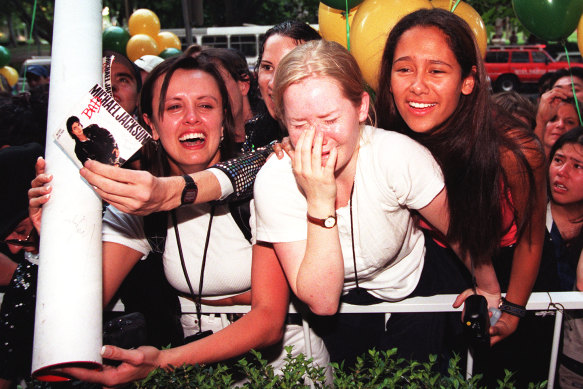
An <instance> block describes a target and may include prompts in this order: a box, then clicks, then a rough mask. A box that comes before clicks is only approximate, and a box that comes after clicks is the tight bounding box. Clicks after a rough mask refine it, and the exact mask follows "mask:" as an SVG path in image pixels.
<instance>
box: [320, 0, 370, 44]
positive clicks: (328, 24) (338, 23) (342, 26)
mask: <svg viewBox="0 0 583 389" xmlns="http://www.w3.org/2000/svg"><path fill="white" fill-rule="evenodd" d="M359 6H360V4H359V5H357V6H356V7H354V8H353V9H351V10H350V11H348V25H349V26H350V25H352V19H354V15H355V14H356V10H357V9H358V7H359ZM318 25H319V28H320V35H321V36H322V38H324V39H326V40H328V41H334V42H338V43H340V44H341V45H342V46H344V47H345V48H346V47H347V46H346V12H345V11H341V10H339V9H335V8H332V7H329V6H327V5H326V4H324V3H322V2H321V3H320V7H319V8H318ZM350 35H352V33H351V34H350ZM350 41H351V42H352V38H350Z"/></svg>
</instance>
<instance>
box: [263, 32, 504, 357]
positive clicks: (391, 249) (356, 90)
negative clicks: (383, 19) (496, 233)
mask: <svg viewBox="0 0 583 389" xmlns="http://www.w3.org/2000/svg"><path fill="white" fill-rule="evenodd" d="M279 66H280V67H279V69H278V71H277V73H276V78H275V86H274V91H273V96H274V102H275V107H276V116H277V117H278V118H279V120H281V121H282V122H283V123H284V124H285V126H286V127H287V129H288V131H289V135H290V141H291V144H292V145H293V146H294V147H295V152H294V153H293V154H292V156H291V157H292V158H291V159H290V158H285V157H284V159H283V160H278V159H276V158H272V159H269V160H268V161H267V163H266V165H265V166H264V167H263V169H261V171H260V172H259V174H258V176H257V180H256V183H255V190H254V192H255V204H256V209H257V239H258V241H263V242H269V243H272V244H273V245H274V248H275V251H276V253H277V256H278V258H279V260H280V262H281V264H282V267H283V269H284V271H285V273H286V277H287V279H288V281H289V284H290V286H291V288H292V290H293V292H294V293H295V295H296V296H297V297H298V298H299V299H300V300H302V301H304V302H305V303H306V304H307V305H308V306H309V307H310V309H311V310H312V311H313V312H314V313H316V314H318V315H334V314H335V313H336V312H337V310H338V307H339V303H340V302H341V301H344V302H350V303H356V304H371V303H377V302H380V301H397V300H401V299H403V298H406V297H409V296H415V295H430V294H435V293H438V292H439V291H443V290H445V289H447V288H448V286H449V285H450V284H455V283H457V282H459V280H458V279H456V277H455V274H453V273H451V274H450V273H449V268H447V267H442V266H440V264H439V263H438V262H436V261H432V260H431V259H430V258H428V255H429V254H428V253H426V252H425V248H424V236H423V233H422V232H421V230H420V229H419V228H418V227H417V226H416V225H415V223H414V219H413V216H412V212H413V211H414V210H416V211H418V212H420V213H421V215H423V216H424V217H425V218H427V219H428V220H430V221H431V223H433V224H434V225H435V226H436V227H437V228H438V229H439V230H440V231H442V232H443V233H444V234H445V233H446V232H447V227H448V210H447V203H446V199H447V195H446V193H445V191H444V190H443V179H442V175H441V171H440V169H439V166H438V165H437V163H436V162H435V160H434V159H433V157H432V156H431V154H430V153H429V152H428V151H427V150H426V149H425V148H424V147H422V146H421V145H419V144H418V143H417V142H414V141H412V140H411V139H410V138H408V137H406V136H404V135H401V134H398V133H395V132H389V131H384V130H381V129H377V128H374V127H372V126H367V125H365V122H366V121H367V118H368V115H369V95H368V93H367V92H365V91H364V82H363V78H362V75H361V73H360V70H359V68H358V65H357V64H356V62H355V60H354V58H353V57H352V56H351V55H350V54H349V53H348V52H347V51H346V50H345V49H344V48H342V46H340V45H339V44H337V43H335V42H328V41H320V42H309V43H306V44H305V45H302V46H299V47H297V48H295V49H294V50H293V51H291V52H290V53H289V54H288V55H287V56H286V57H285V58H284V59H283V60H282V62H281V63H280V65H279ZM281 204H285V206H283V207H282V205H281ZM482 270H483V269H480V272H479V274H478V278H479V281H480V286H482V282H490V281H492V280H493V282H494V283H495V282H496V281H495V277H492V275H493V271H491V272H490V273H489V274H488V275H489V276H490V277H489V278H485V277H483V276H484V275H486V273H485V272H483V271H482ZM484 286H485V287H488V286H489V285H484ZM427 318H428V319H429V320H428V321H424V322H423V323H420V322H418V323H414V322H404V321H400V322H399V323H398V324H397V325H395V326H394V328H393V330H392V331H386V332H385V326H384V315H382V314H380V315H367V314H365V315H361V314H347V315H343V314H337V315H334V316H332V317H331V318H322V322H321V323H320V324H319V325H318V327H319V329H321V330H322V332H319V333H320V334H321V336H322V337H323V338H324V341H325V342H326V346H327V347H328V350H329V352H330V356H331V360H333V361H338V362H340V361H342V360H345V361H346V363H347V364H349V365H350V364H352V363H354V362H355V359H356V357H357V356H358V355H360V354H362V353H363V352H365V351H366V350H368V349H370V348H373V347H374V348H377V349H389V348H392V347H394V346H395V344H396V338H398V337H400V338H403V339H404V340H406V342H407V343H408V344H407V346H408V347H409V348H408V349H407V350H404V349H400V350H399V351H402V355H406V356H407V357H410V356H413V357H418V356H421V355H423V356H424V359H425V358H427V356H428V354H429V353H430V352H437V353H441V351H442V350H443V345H442V343H443V342H444V341H445V339H444V337H443V334H444V327H443V323H441V322H439V321H433V320H432V319H433V317H432V316H431V314H428V316H427ZM458 320H459V318H458ZM390 322H391V319H390V320H389V323H390ZM418 324H420V325H421V326H423V327H424V332H425V333H427V334H429V333H431V334H430V335H429V336H423V335H425V334H422V335H421V337H416V336H417V333H416V330H417V329H418ZM428 328H429V330H427V329H428ZM413 333H415V335H412V334H413ZM411 344H413V346H411ZM409 352H411V353H409ZM421 358H422V357H421ZM421 358H420V359H421Z"/></svg>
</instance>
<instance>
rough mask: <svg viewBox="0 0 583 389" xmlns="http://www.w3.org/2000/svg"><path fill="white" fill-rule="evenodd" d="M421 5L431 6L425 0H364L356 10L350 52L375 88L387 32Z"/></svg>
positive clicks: (427, 0)
mask: <svg viewBox="0 0 583 389" xmlns="http://www.w3.org/2000/svg"><path fill="white" fill-rule="evenodd" d="M421 8H432V7H431V3H430V2H429V0H364V2H362V4H360V7H359V8H358V11H356V15H354V20H353V21H352V30H351V34H350V35H351V37H350V40H351V42H350V44H351V52H352V55H353V56H354V58H355V59H356V62H358V66H360V70H361V71H362V75H363V76H364V79H365V81H366V82H367V83H368V84H369V85H370V86H371V88H373V89H374V90H375V91H376V90H377V88H378V85H379V83H378V76H379V73H380V66H381V57H382V56H383V50H384V48H385V43H386V41H387V36H388V35H389V33H390V32H391V29H392V28H393V27H394V26H395V24H397V22H398V21H399V20H401V18H402V17H403V16H405V15H407V14H410V13H411V12H414V11H416V10H418V9H421Z"/></svg>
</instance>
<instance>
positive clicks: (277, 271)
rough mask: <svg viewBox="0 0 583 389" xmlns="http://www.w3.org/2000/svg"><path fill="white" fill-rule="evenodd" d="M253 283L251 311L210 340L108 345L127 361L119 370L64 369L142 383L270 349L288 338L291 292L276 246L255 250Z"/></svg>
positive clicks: (107, 381)
mask: <svg viewBox="0 0 583 389" xmlns="http://www.w3.org/2000/svg"><path fill="white" fill-rule="evenodd" d="M251 283H252V289H251V291H252V292H251V293H252V304H251V311H250V312H249V313H248V314H246V315H245V316H243V317H242V318H241V319H239V320H237V321H236V322H234V323H233V324H231V325H229V326H228V327H225V328H224V329H223V330H221V331H219V332H217V333H214V334H213V335H211V336H209V337H206V338H203V339H200V340H198V341H196V342H193V343H189V344H187V345H184V346H181V347H176V348H172V349H167V350H158V349H156V348H154V347H149V346H143V347H140V348H138V349H136V350H124V349H120V348H118V347H114V346H105V347H104V349H103V350H102V355H103V357H105V358H109V359H115V360H119V361H122V363H121V364H120V365H119V366H117V367H113V366H105V367H104V369H103V370H102V371H93V370H88V369H80V368H71V369H65V370H63V371H64V372H65V373H66V374H70V375H71V376H73V377H76V378H78V379H80V380H83V381H89V382H96V383H100V384H102V385H106V386H116V385H120V384H123V383H128V382H131V381H135V380H138V379H142V378H144V377H146V376H147V374H148V373H149V372H151V371H152V370H154V369H155V368H157V367H159V366H161V367H163V368H167V367H168V365H173V366H180V365H182V364H184V363H187V364H196V363H199V364H201V363H213V362H217V361H221V360H225V359H228V358H232V357H236V356H238V355H241V354H243V353H245V352H247V351H249V350H250V349H252V348H261V347H265V346H268V345H271V344H273V343H275V342H277V341H279V340H280V339H281V337H282V335H283V328H284V322H285V316H286V313H287V309H288V304H289V288H288V285H287V282H286V279H285V276H284V274H283V271H282V269H281V266H280V264H279V262H278V260H277V257H276V256H275V252H274V251H273V248H272V247H271V246H269V245H255V246H254V247H253V265H252V269H251Z"/></svg>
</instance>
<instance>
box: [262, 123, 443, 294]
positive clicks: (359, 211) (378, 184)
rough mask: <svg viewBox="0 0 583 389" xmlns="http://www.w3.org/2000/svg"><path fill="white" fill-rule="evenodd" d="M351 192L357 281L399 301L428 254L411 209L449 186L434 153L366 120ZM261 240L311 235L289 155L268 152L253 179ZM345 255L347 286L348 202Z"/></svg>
mask: <svg viewBox="0 0 583 389" xmlns="http://www.w3.org/2000/svg"><path fill="white" fill-rule="evenodd" d="M354 185H355V186H354V196H353V206H352V213H353V220H354V243H355V252H356V267H357V272H358V280H359V285H360V286H361V287H363V288H365V289H367V290H368V291H369V292H370V293H371V294H373V295H374V296H376V297H378V298H381V299H384V300H388V301H395V300H400V299H403V298H405V297H407V296H408V295H409V294H410V293H411V292H412V291H413V290H414V289H415V287H416V285H417V283H418V281H419V277H420V276H421V270H422V269H423V261H424V257H425V240H424V237H423V233H422V232H421V230H420V229H419V228H417V227H416V226H415V223H414V221H413V219H412V217H411V213H410V211H409V209H420V208H423V207H425V206H426V205H428V204H429V203H430V202H431V201H432V200H433V199H434V198H435V197H436V196H437V195H438V194H439V193H440V192H441V190H442V189H443V188H444V182H443V176H442V174H441V170H440V168H439V166H438V164H437V162H436V161H435V160H434V158H433V157H432V155H431V153H430V152H429V151H428V150H427V149H426V148H424V147H423V146H421V145H420V144H418V143H417V142H415V141H413V140H412V139H410V138H409V137H407V136H405V135H401V134H399V133H396V132H391V131H385V130H381V129H377V128H374V127H370V126H366V127H365V128H364V129H363V133H362V136H361V140H360V149H359V153H358V161H357V165H356V176H355V184H354ZM255 207H256V217H257V240H259V241H265V242H272V243H276V242H294V241H301V240H306V239H307V219H306V212H307V203H306V199H305V197H304V196H303V195H302V193H301V192H300V190H299V189H298V187H297V184H296V181H295V178H294V176H293V172H292V169H291V160H290V159H289V157H287V156H286V157H285V158H284V159H282V160H278V159H277V158H270V159H269V160H268V161H267V163H266V164H265V166H264V167H263V168H262V169H261V170H260V172H259V174H258V176H257V179H256V181H255ZM336 212H337V223H338V231H339V235H340V244H341V246H342V254H343V258H344V293H346V292H347V291H348V290H350V289H352V288H354V286H355V276H354V265H353V259H352V243H351V241H352V239H351V233H350V210H349V206H345V207H343V208H340V209H337V210H336Z"/></svg>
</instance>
